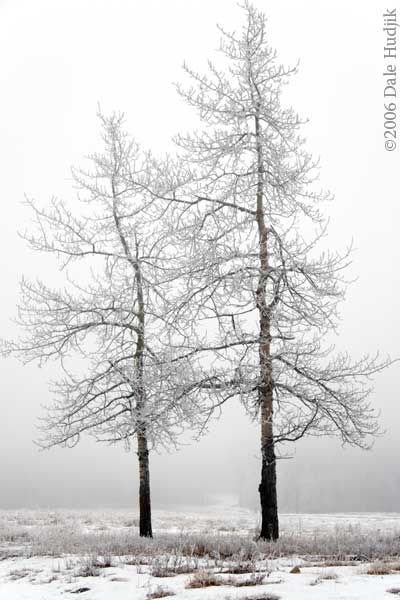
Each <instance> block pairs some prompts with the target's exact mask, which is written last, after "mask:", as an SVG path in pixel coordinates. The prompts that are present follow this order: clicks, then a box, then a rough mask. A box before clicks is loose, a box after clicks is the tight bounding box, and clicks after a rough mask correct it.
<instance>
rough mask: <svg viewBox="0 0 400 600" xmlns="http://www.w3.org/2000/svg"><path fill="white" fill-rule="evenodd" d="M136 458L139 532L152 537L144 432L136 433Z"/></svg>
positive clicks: (141, 534)
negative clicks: (137, 462) (137, 465)
mask: <svg viewBox="0 0 400 600" xmlns="http://www.w3.org/2000/svg"><path fill="white" fill-rule="evenodd" d="M137 439H138V459H139V511H140V512H139V534H140V536H141V537H153V531H152V527H151V500H150V468H149V450H148V447H147V439H146V434H145V433H144V432H143V430H142V432H141V433H139V434H138V438H137Z"/></svg>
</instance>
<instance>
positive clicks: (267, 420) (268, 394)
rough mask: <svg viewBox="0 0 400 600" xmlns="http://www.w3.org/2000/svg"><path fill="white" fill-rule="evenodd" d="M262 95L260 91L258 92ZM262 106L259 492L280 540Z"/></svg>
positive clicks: (266, 525)
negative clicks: (268, 290)
mask: <svg viewBox="0 0 400 600" xmlns="http://www.w3.org/2000/svg"><path fill="white" fill-rule="evenodd" d="M257 92H258V90H257ZM259 106H260V104H259V103H258V104H257V115H256V117H255V134H256V151H257V212H256V218H257V226H258V236H259V268H260V275H259V279H258V286H257V294H256V297H257V308H258V313H259V323H260V342H259V361H260V381H259V386H258V400H259V406H260V420H261V455H262V468H261V483H260V485H259V488H258V491H259V492H260V501H261V515H262V521H261V532H260V538H261V539H264V540H277V539H278V537H279V524H278V502H277V494H276V460H275V449H274V433H273V373H272V364H271V314H272V309H273V304H274V299H271V301H270V302H268V299H267V291H266V284H267V281H268V278H269V276H270V274H269V254H268V229H267V226H266V223H265V213H264V204H263V198H264V180H263V177H264V175H263V173H264V167H263V153H262V142H261V137H262V136H261V128H260V120H259V117H258V111H259Z"/></svg>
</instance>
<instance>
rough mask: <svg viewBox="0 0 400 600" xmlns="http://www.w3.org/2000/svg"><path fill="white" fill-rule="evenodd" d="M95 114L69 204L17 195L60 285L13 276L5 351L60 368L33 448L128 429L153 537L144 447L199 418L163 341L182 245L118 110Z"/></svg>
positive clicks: (34, 243) (169, 336) (172, 335)
mask: <svg viewBox="0 0 400 600" xmlns="http://www.w3.org/2000/svg"><path fill="white" fill-rule="evenodd" d="M100 119H101V124H102V137H103V141H104V151H103V153H101V154H94V155H93V156H90V157H89V160H90V166H89V167H88V170H85V169H77V170H73V178H74V181H75V184H76V186H77V188H78V190H79V192H78V198H77V201H75V202H65V201H63V200H59V199H53V200H52V202H51V205H50V206H49V207H47V208H40V207H39V206H38V204H37V203H36V202H34V201H32V200H28V201H27V202H28V204H29V206H30V208H31V210H32V214H33V225H32V227H31V228H30V229H29V231H28V232H27V233H25V234H24V236H23V237H24V238H25V239H26V240H27V242H28V243H29V246H30V247H31V248H32V249H33V250H36V251H38V252H41V253H49V254H51V255H55V256H56V257H57V259H59V261H60V265H61V268H62V272H63V273H64V276H65V277H64V280H65V285H64V287H62V288H58V287H57V288H55V287H53V286H52V285H51V282H47V283H43V282H42V281H30V280H27V279H23V280H22V282H21V304H20V306H19V312H18V315H19V316H18V321H19V323H20V325H21V326H22V327H23V331H24V332H23V335H22V337H21V339H19V340H16V341H14V342H4V343H3V351H4V352H6V353H7V352H8V353H12V354H14V355H17V356H18V357H20V358H21V359H22V360H23V361H24V362H29V361H37V362H38V363H39V364H43V363H46V362H47V361H49V360H51V359H54V360H55V361H57V362H58V363H59V364H60V365H61V366H62V368H63V375H62V377H60V378H59V379H58V380H57V381H56V382H55V383H53V385H52V394H53V397H54V400H53V402H52V404H51V405H50V406H48V407H47V413H46V415H47V416H46V417H45V419H43V422H44V424H43V428H42V429H43V436H42V438H41V439H40V441H39V443H40V444H41V445H42V446H43V447H51V446H54V445H62V446H68V445H74V444H75V443H77V442H78V441H79V438H80V436H81V435H82V434H83V433H88V434H91V435H93V436H94V437H95V438H96V439H97V440H100V441H105V442H109V443H116V442H120V441H122V442H124V443H125V444H126V445H127V446H128V447H129V445H130V442H131V440H132V438H134V437H135V438H136V442H137V455H138V462H139V477H140V481H139V504H140V535H142V536H152V524H151V503H150V472H149V449H151V448H153V447H156V446H164V447H168V446H170V445H171V444H175V443H176V442H177V435H178V434H179V433H180V432H181V431H182V430H183V428H184V427H185V425H187V424H189V425H190V426H193V425H196V424H199V419H198V415H199V409H200V407H201V403H202V398H201V392H200V393H199V394H197V395H194V396H193V395H190V397H187V390H188V389H190V386H191V381H192V380H193V378H194V376H192V375H191V364H190V358H186V359H181V360H180V359H179V356H177V352H176V351H174V350H173V346H174V345H176V340H177V337H179V322H178V320H177V319H176V318H173V316H171V315H173V308H174V306H175V304H176V295H177V294H178V293H179V285H178V283H177V282H178V278H179V273H180V272H181V264H182V260H183V257H184V250H183V249H180V248H179V247H178V245H177V243H176V242H174V235H173V227H172V225H171V219H170V217H169V214H168V208H167V207H165V206H164V205H160V204H159V203H158V202H157V201H156V200H155V199H154V196H151V195H150V194H149V193H148V192H147V191H146V189H153V187H156V188H157V189H158V190H159V192H160V181H159V180H157V181H153V179H152V178H153V177H154V174H156V176H157V177H158V171H157V168H156V163H155V161H154V160H153V158H152V157H151V156H150V155H149V154H145V153H143V152H142V151H141V150H140V148H139V147H138V145H137V144H136V143H135V142H134V141H132V140H131V139H130V138H129V137H128V136H127V135H126V134H125V133H124V130H123V119H122V116H118V115H112V116H111V117H109V118H106V117H103V116H101V115H100ZM172 341H174V343H172Z"/></svg>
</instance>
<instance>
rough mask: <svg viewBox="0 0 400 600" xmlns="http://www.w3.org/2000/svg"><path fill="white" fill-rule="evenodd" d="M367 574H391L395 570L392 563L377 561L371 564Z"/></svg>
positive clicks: (366, 571)
mask: <svg viewBox="0 0 400 600" xmlns="http://www.w3.org/2000/svg"><path fill="white" fill-rule="evenodd" d="M364 572H365V573H366V574H367V575H390V574H391V573H392V572H393V569H392V568H391V565H390V563H384V562H380V561H378V562H375V563H372V564H371V565H369V566H368V567H367V568H366V569H365V571H364Z"/></svg>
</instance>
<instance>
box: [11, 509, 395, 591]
mask: <svg viewBox="0 0 400 600" xmlns="http://www.w3.org/2000/svg"><path fill="white" fill-rule="evenodd" d="M257 526H258V516H257V514H255V513H253V512H251V511H249V510H246V509H243V508H240V507H238V506H234V505H231V506H221V505H215V506H203V507H195V508H194V507H179V508H178V507H175V508H174V509H171V508H170V509H168V510H167V509H165V510H156V511H154V540H140V539H139V538H138V535H137V531H136V529H137V515H136V514H135V513H134V512H133V511H128V510H101V511H100V510H98V511H72V510H57V511H54V510H52V511H39V510H37V511H33V510H29V511H28V510H20V511H0V600H22V599H24V600H58V599H61V598H63V599H69V598H71V599H73V598H77V597H81V598H84V599H85V600H135V599H137V600H150V599H152V598H157V597H163V596H165V597H166V595H167V594H171V595H175V598H176V599H177V600H230V599H232V600H236V599H237V600H253V599H254V600H268V598H271V600H272V599H273V598H280V599H281V600H286V599H287V600H306V599H307V600H314V599H320V600H330V599H343V600H361V599H362V600H377V599H379V598H390V597H396V595H397V594H395V593H393V592H394V591H396V589H397V590H398V592H399V596H400V514H395V513H390V514H376V513H373V514H366V513H364V514H362V513H361V514H330V515H304V514H303V515H294V514H291V515H281V532H282V539H281V540H280V541H279V543H278V544H260V543H256V542H255V541H254V539H255V534H256V530H257ZM296 566H297V567H299V569H295V571H297V570H299V571H300V572H294V573H292V572H291V571H292V569H293V567H296ZM197 586H203V587H197ZM388 590H392V591H391V592H389V591H388Z"/></svg>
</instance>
